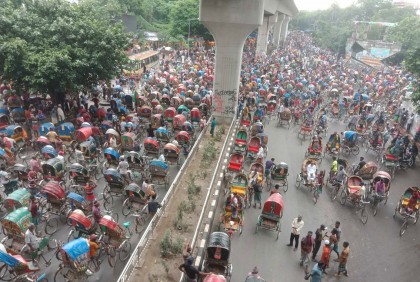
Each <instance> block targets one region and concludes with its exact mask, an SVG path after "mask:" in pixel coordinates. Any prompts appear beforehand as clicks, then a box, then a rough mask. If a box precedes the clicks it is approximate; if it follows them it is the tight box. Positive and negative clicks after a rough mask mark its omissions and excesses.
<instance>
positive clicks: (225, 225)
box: [218, 192, 246, 238]
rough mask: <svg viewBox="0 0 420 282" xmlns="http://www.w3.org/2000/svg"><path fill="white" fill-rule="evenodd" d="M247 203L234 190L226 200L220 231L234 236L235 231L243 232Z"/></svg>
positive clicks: (220, 221)
mask: <svg viewBox="0 0 420 282" xmlns="http://www.w3.org/2000/svg"><path fill="white" fill-rule="evenodd" d="M245 206H246V203H245V201H244V198H243V197H242V196H239V195H238V194H237V193H235V192H233V193H232V194H230V195H229V196H228V197H227V198H226V201H225V208H224V211H223V212H222V213H221V214H220V219H219V227H218V228H219V231H225V232H226V233H227V234H229V237H230V238H232V235H233V234H234V233H235V232H239V234H240V235H241V234H242V229H243V223H244V209H245Z"/></svg>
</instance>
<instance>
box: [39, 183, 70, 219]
mask: <svg viewBox="0 0 420 282" xmlns="http://www.w3.org/2000/svg"><path fill="white" fill-rule="evenodd" d="M41 194H43V195H45V196H46V199H47V207H46V210H47V212H48V213H52V214H54V215H57V216H59V217H60V219H61V221H62V222H66V218H67V214H66V213H67V207H66V192H65V190H64V188H63V187H62V186H60V184H58V183H57V182H49V183H47V184H46V185H45V186H44V187H42V189H41Z"/></svg>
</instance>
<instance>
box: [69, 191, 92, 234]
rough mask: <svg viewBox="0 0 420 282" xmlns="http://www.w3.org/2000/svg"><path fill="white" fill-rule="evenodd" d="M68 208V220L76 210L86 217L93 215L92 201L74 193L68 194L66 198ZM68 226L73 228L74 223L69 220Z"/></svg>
mask: <svg viewBox="0 0 420 282" xmlns="http://www.w3.org/2000/svg"><path fill="white" fill-rule="evenodd" d="M66 202H67V206H68V207H69V209H67V211H66V217H67V219H68V218H69V217H70V214H71V213H72V212H73V211H75V210H81V211H82V212H83V213H84V214H85V215H90V214H91V213H92V205H93V202H92V201H88V200H86V199H85V197H83V196H82V195H80V194H78V193H74V192H70V193H68V194H67V198H66ZM67 225H69V226H72V221H71V220H70V221H69V220H67Z"/></svg>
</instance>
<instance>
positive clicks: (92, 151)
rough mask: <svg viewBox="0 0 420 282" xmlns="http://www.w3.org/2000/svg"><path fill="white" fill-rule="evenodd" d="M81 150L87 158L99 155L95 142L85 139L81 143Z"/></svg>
mask: <svg viewBox="0 0 420 282" xmlns="http://www.w3.org/2000/svg"><path fill="white" fill-rule="evenodd" d="M80 151H81V152H82V153H83V156H84V157H85V158H86V159H94V158H96V157H97V152H96V144H95V142H91V141H84V142H82V143H80Z"/></svg>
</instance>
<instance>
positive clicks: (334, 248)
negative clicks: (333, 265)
mask: <svg viewBox="0 0 420 282" xmlns="http://www.w3.org/2000/svg"><path fill="white" fill-rule="evenodd" d="M337 233H338V232H337V229H335V228H333V230H332V231H331V236H330V238H329V241H330V244H331V252H332V251H334V252H335V253H336V254H337V259H335V260H334V261H338V259H339V258H340V253H339V252H338V239H337Z"/></svg>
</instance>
